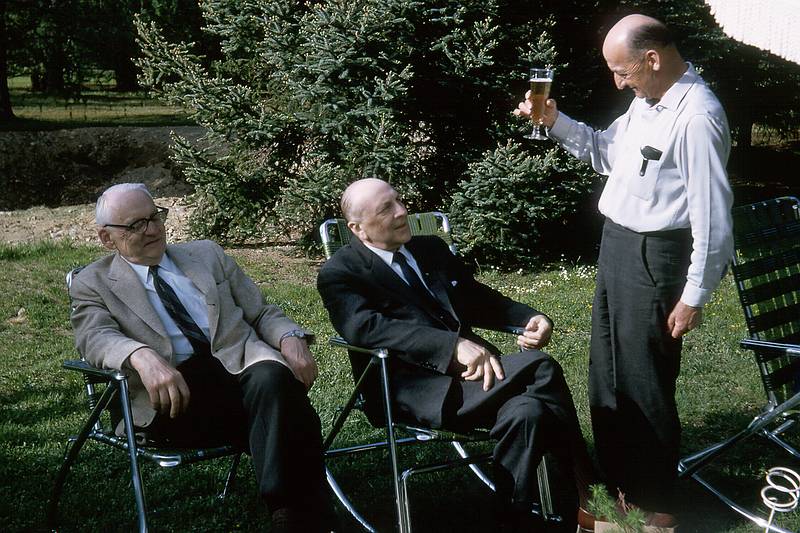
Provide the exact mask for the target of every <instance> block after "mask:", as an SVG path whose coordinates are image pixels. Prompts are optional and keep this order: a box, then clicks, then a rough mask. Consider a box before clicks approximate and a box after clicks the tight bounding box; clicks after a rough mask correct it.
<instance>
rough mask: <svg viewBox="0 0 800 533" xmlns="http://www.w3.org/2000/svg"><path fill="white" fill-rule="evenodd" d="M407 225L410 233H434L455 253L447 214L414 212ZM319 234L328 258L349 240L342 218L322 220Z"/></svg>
mask: <svg viewBox="0 0 800 533" xmlns="http://www.w3.org/2000/svg"><path fill="white" fill-rule="evenodd" d="M408 227H409V228H410V229H411V235H436V236H437V237H440V238H441V239H442V240H443V241H444V242H446V243H447V245H448V246H449V247H450V250H452V251H453V253H455V246H454V245H453V238H452V236H451V235H450V222H449V221H448V220H447V215H445V214H444V213H440V212H438V211H432V212H429V213H416V214H412V215H408ZM319 234H320V238H321V240H322V248H323V250H324V252H325V257H326V258H328V259H330V258H331V256H333V254H334V253H336V250H338V249H339V248H341V247H342V246H344V245H346V244H348V243H349V242H350V237H351V236H352V233H350V229H349V228H348V227H347V222H346V221H345V220H344V219H343V218H331V219H328V220H326V221H325V222H323V223H322V224H321V225H320V227H319Z"/></svg>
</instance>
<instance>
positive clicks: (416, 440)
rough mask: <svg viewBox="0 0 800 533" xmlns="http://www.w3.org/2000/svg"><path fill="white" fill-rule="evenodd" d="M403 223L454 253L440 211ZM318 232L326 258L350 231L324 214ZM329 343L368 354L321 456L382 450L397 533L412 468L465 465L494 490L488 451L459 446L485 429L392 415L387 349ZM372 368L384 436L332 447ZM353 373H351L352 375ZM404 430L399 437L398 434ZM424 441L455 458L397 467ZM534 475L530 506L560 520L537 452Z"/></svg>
mask: <svg viewBox="0 0 800 533" xmlns="http://www.w3.org/2000/svg"><path fill="white" fill-rule="evenodd" d="M408 220H409V226H410V227H411V233H412V235H437V236H439V237H441V238H442V239H443V240H444V241H445V242H446V243H447V244H448V246H449V247H450V251H451V252H453V253H454V254H455V253H456V248H455V245H454V244H453V240H452V238H451V234H450V223H449V220H448V219H447V216H446V215H445V214H444V213H440V212H432V213H418V214H410V215H408ZM319 231H320V237H321V239H322V242H323V246H324V249H325V255H326V257H327V258H330V257H331V256H332V255H333V254H334V253H335V252H336V250H338V249H339V248H340V247H341V246H344V245H345V244H347V243H348V242H349V241H350V237H351V236H352V234H351V233H350V230H349V229H348V228H347V224H346V222H345V221H344V220H343V219H329V220H326V221H325V222H323V223H322V224H321V225H320V228H319ZM502 331H504V332H506V333H511V334H514V335H519V334H521V333H522V331H523V329H522V328H519V327H513V326H509V327H505V328H503V329H502ZM329 343H330V344H331V345H332V346H334V347H337V348H344V349H347V350H348V351H350V352H356V353H359V354H363V355H364V356H365V357H369V358H370V359H369V362H368V364H367V366H366V368H365V369H364V371H363V372H362V373H361V375H360V376H358V377H357V379H356V380H355V381H356V382H355V388H354V390H353V392H352V393H351V395H350V397H349V399H348V400H347V402H346V403H345V405H344V407H343V408H342V410H341V412H340V413H339V415H338V416H337V417H336V419H335V421H334V423H333V425H332V427H331V430H330V432H329V433H328V435H327V436H326V438H325V441H324V443H323V448H324V449H325V459H326V462H327V461H328V460H329V459H334V458H337V457H342V456H348V455H354V454H359V453H364V452H370V451H376V450H388V452H389V462H390V466H391V472H392V488H393V490H394V495H395V514H396V526H397V530H398V531H399V532H400V533H410V532H411V530H412V527H411V502H410V497H409V482H410V480H411V478H412V477H413V476H415V475H418V474H426V473H431V472H438V471H442V470H451V469H454V468H460V467H464V466H467V467H469V468H470V470H472V472H473V473H474V474H475V476H476V477H477V478H478V479H479V480H480V481H481V483H483V484H484V485H485V486H486V487H488V488H489V489H490V490H492V491H494V490H495V486H494V483H493V482H492V481H491V479H490V478H489V476H488V475H487V474H486V473H485V472H484V471H483V470H481V468H480V467H479V466H478V465H479V464H481V463H487V462H490V461H491V454H490V453H481V454H479V455H474V456H471V455H469V453H468V452H467V450H466V449H465V448H464V443H468V442H484V441H488V440H491V438H490V436H489V432H488V431H486V430H475V431H472V432H470V433H468V434H459V433H454V432H449V431H443V430H435V429H431V428H421V427H415V426H410V425H407V424H403V423H401V422H398V421H397V420H395V417H394V415H393V413H392V408H391V393H390V387H389V368H388V359H389V350H388V349H386V348H365V347H361V346H354V345H351V344H348V343H347V342H346V341H345V340H344V339H343V338H341V337H338V336H334V337H331V338H330V339H329ZM374 372H379V374H380V376H379V380H380V394H381V401H382V407H383V415H384V419H385V423H384V429H385V431H386V440H385V441H382V442H371V443H367V444H359V445H355V446H348V447H344V448H332V445H333V442H334V440H335V439H336V437H337V435H338V434H339V432H340V431H341V429H342V427H343V426H344V424H345V422H346V421H347V418H348V417H349V416H350V414H351V413H352V412H353V410H354V409H363V406H364V402H365V400H364V395H363V392H362V391H363V387H364V385H365V383H366V382H367V379H368V378H369V376H370V375H372V374H373V373H374ZM354 378H356V376H354ZM400 433H402V434H404V435H405V436H403V437H400V436H398V434H400ZM426 442H446V443H449V444H450V445H451V446H452V447H453V449H454V451H455V453H456V457H457V458H455V459H449V460H444V461H440V462H437V463H433V464H427V465H415V466H411V467H408V468H406V469H404V470H402V471H401V470H400V466H399V462H400V461H399V455H398V448H399V447H400V446H408V445H413V444H421V443H426ZM325 470H326V477H327V480H328V484H329V486H330V487H331V490H332V491H333V493H334V494H335V495H336V497H337V498H338V500H339V502H340V503H341V504H342V505H343V506H344V508H345V509H346V510H347V511H348V512H349V513H350V515H351V516H352V517H353V518H354V519H355V520H356V521H357V522H358V523H359V524H360V525H361V526H362V527H363V528H364V529H365V530H366V531H369V532H371V533H374V532H376V531H377V530H376V529H375V527H374V526H373V525H372V524H370V522H369V521H368V520H367V519H366V518H365V517H364V516H363V515H362V514H361V513H360V512H359V511H358V510H357V509H356V507H355V505H353V503H352V502H351V501H350V499H349V498H348V497H347V495H346V494H345V492H344V491H343V490H342V488H341V486H340V485H339V483H338V482H337V481H336V479H335V477H334V476H333V474H332V472H331V471H330V469H329V468H328V467H327V466H326V469H325ZM537 478H538V485H539V495H540V503H539V504H538V505H536V506H534V509H533V510H532V512H533V513H534V514H537V515H539V516H540V517H541V518H542V519H543V520H544V521H545V522H547V523H560V522H562V520H563V518H562V517H561V516H559V515H557V514H555V513H554V512H553V500H552V496H551V493H550V481H549V477H548V469H547V462H546V461H545V459H544V458H543V459H542V461H541V462H540V463H539V465H538V467H537Z"/></svg>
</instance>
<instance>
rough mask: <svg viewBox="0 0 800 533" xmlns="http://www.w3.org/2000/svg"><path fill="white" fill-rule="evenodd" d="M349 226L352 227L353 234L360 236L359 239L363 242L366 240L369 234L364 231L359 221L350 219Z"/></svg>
mask: <svg viewBox="0 0 800 533" xmlns="http://www.w3.org/2000/svg"><path fill="white" fill-rule="evenodd" d="M347 227H348V228H349V229H350V231H351V232H352V233H353V235H355V236H356V237H358V240H360V241H362V242H363V241H364V240H366V238H367V234H366V233H364V230H363V229H361V224H359V223H358V222H353V221H348V222H347Z"/></svg>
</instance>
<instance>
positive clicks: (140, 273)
mask: <svg viewBox="0 0 800 533" xmlns="http://www.w3.org/2000/svg"><path fill="white" fill-rule="evenodd" d="M120 257H122V259H124V260H125V262H126V263H128V264H129V265H130V266H131V268H132V269H133V271H134V272H135V273H136V277H138V278H139V280H140V281H141V282H142V285H144V286H147V280H148V279H149V276H150V267H149V266H148V265H139V264H136V263H131V262H130V261H128V259H127V258H125V257H124V256H123V255H121V254H120ZM158 266H159V268H162V269H164V270H167V271H169V272H173V273H175V272H176V271H177V269H176V267H175V263H173V262H172V259H170V258H169V256H168V255H167V254H166V253H165V254H164V255H163V256H162V257H161V262H160V263H159V264H158Z"/></svg>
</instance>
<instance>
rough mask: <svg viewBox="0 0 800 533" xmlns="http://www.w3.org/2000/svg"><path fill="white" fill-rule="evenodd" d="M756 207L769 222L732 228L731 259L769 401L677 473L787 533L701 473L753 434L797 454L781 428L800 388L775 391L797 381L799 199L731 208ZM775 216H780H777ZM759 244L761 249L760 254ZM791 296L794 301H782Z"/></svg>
mask: <svg viewBox="0 0 800 533" xmlns="http://www.w3.org/2000/svg"><path fill="white" fill-rule="evenodd" d="M756 212H758V216H759V217H761V218H764V219H766V220H767V221H768V222H770V223H769V224H765V225H764V227H744V228H737V227H734V236H735V241H736V248H737V257H735V258H734V263H733V274H734V279H735V280H736V285H737V290H738V293H739V298H740V301H741V304H742V308H743V310H744V315H745V322H746V324H747V328H748V333H749V338H746V339H743V340H742V341H741V342H740V346H741V347H742V348H744V349H748V350H752V351H753V354H754V356H755V358H756V364H757V366H758V369H759V372H760V374H761V378H762V382H763V384H764V390H765V393H766V396H767V404H766V406H765V407H764V408H763V410H762V411H761V412H760V413H759V414H758V415H757V416H756V417H755V418H753V420H752V421H751V422H750V423H749V424H748V425H747V427H745V428H744V429H742V430H741V431H739V432H738V433H736V434H734V435H733V436H731V437H729V438H727V439H725V440H723V441H721V442H718V443H716V444H713V445H711V446H709V447H707V448H705V449H703V450H700V451H698V452H696V453H693V454H691V455H689V456H687V457H684V458H683V459H681V460H680V461H679V463H678V474H679V476H680V477H681V478H686V477H691V478H693V479H694V480H695V481H697V482H698V483H700V484H701V485H702V486H703V487H705V488H706V489H707V490H709V491H710V492H711V493H712V494H714V495H715V496H717V497H718V498H719V499H720V500H721V501H722V502H724V503H725V504H726V505H728V506H729V507H730V508H731V509H733V510H734V511H736V512H737V513H739V514H740V515H742V516H743V517H745V518H747V519H748V520H751V521H752V522H754V523H755V524H757V525H758V526H759V527H760V528H764V529H765V530H768V531H774V532H776V533H791V532H790V531H789V530H786V529H784V528H782V527H780V526H778V525H775V524H771V523H769V521H768V520H767V518H765V517H764V516H761V515H759V514H757V513H755V512H753V511H751V510H749V509H747V508H745V507H744V506H742V505H740V504H739V503H737V502H735V501H734V500H733V499H731V498H729V497H728V496H726V495H725V494H723V493H722V492H721V491H720V490H719V489H717V488H716V487H715V486H714V485H713V484H712V483H711V482H710V481H708V480H707V479H705V478H704V477H703V476H702V475H701V471H702V469H704V468H706V467H708V466H709V465H710V464H711V463H712V461H714V460H715V459H716V458H718V457H719V456H720V455H722V454H723V453H725V452H726V451H728V450H729V449H730V448H732V447H733V446H734V445H736V444H737V443H739V442H741V441H742V440H744V439H746V438H748V437H750V436H753V435H759V436H761V437H764V438H766V439H767V440H768V441H770V442H772V443H774V444H776V445H778V446H779V447H780V448H781V449H783V450H785V451H786V452H788V453H789V454H790V455H791V456H792V457H794V458H795V459H800V451H798V450H797V449H796V448H795V447H793V446H792V445H790V444H789V443H788V442H786V441H785V440H784V439H782V438H781V435H782V434H783V433H785V432H786V431H787V430H789V429H790V428H792V427H793V426H794V425H795V424H796V423H797V421H798V416H800V412H797V409H798V406H800V390H798V389H795V390H794V392H793V393H789V394H785V395H784V394H778V393H777V392H776V391H778V390H781V389H782V388H784V387H789V386H790V385H791V384H792V383H794V385H795V387H797V386H798V385H800V301H798V300H797V295H798V294H800V201H798V199H797V198H795V197H781V198H775V199H773V200H767V201H764V202H756V203H754V204H749V205H746V206H741V207H737V208H736V209H734V219H735V220H736V219H737V218H738V217H737V215H738V216H741V217H744V216H746V215H753V216H755V213H756ZM792 212H793V214H792ZM777 218H780V219H781V220H776V219H777ZM787 218H788V220H786V219H787ZM784 240H785V241H784ZM775 242H779V243H784V242H794V243H797V244H796V245H795V247H794V248H791V249H788V250H786V249H783V248H782V247H779V248H776V250H769V247H770V246H771V245H772V244H773V243H775ZM751 247H756V248H758V249H759V252H760V253H759V257H758V258H750V257H747V258H746V259H745V260H743V259H740V257H739V250H741V249H743V248H748V249H749V248H751ZM762 247H763V248H764V250H763V253H761V252H762V250H761V248H762ZM749 261H752V262H749ZM781 270H782V271H784V272H786V271H789V272H792V274H791V275H789V276H788V277H787V276H778V275H777V274H775V275H773V276H771V279H770V280H769V281H767V282H765V283H764V284H761V285H752V286H751V285H750V280H751V279H752V278H754V277H756V276H764V275H768V274H772V273H773V272H776V273H777V272H778V271H781ZM793 294H794V297H792V295H793ZM776 297H777V298H779V299H781V300H783V302H782V304H783V306H782V307H776V309H774V310H772V311H768V312H757V311H756V309H755V306H757V305H758V304H759V303H761V302H764V301H770V300H771V299H773V298H776ZM792 299H794V301H793V303H792V301H789V302H787V301H786V300H792ZM792 324H794V326H792ZM787 325H788V330H791V331H792V333H790V334H789V336H790V337H791V338H792V339H793V340H792V342H781V341H783V340H784V339H785V337H784V338H777V339H776V338H772V337H774V336H776V335H775V333H774V332H773V330H781V332H782V333H780V334H779V335H786V328H785V327H784V326H787ZM776 361H780V362H782V363H784V364H785V365H786V366H783V367H780V368H779V369H777V370H776V369H775V368H774V367H773V366H772V365H771V363H772V362H776ZM793 411H794V412H793Z"/></svg>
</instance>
